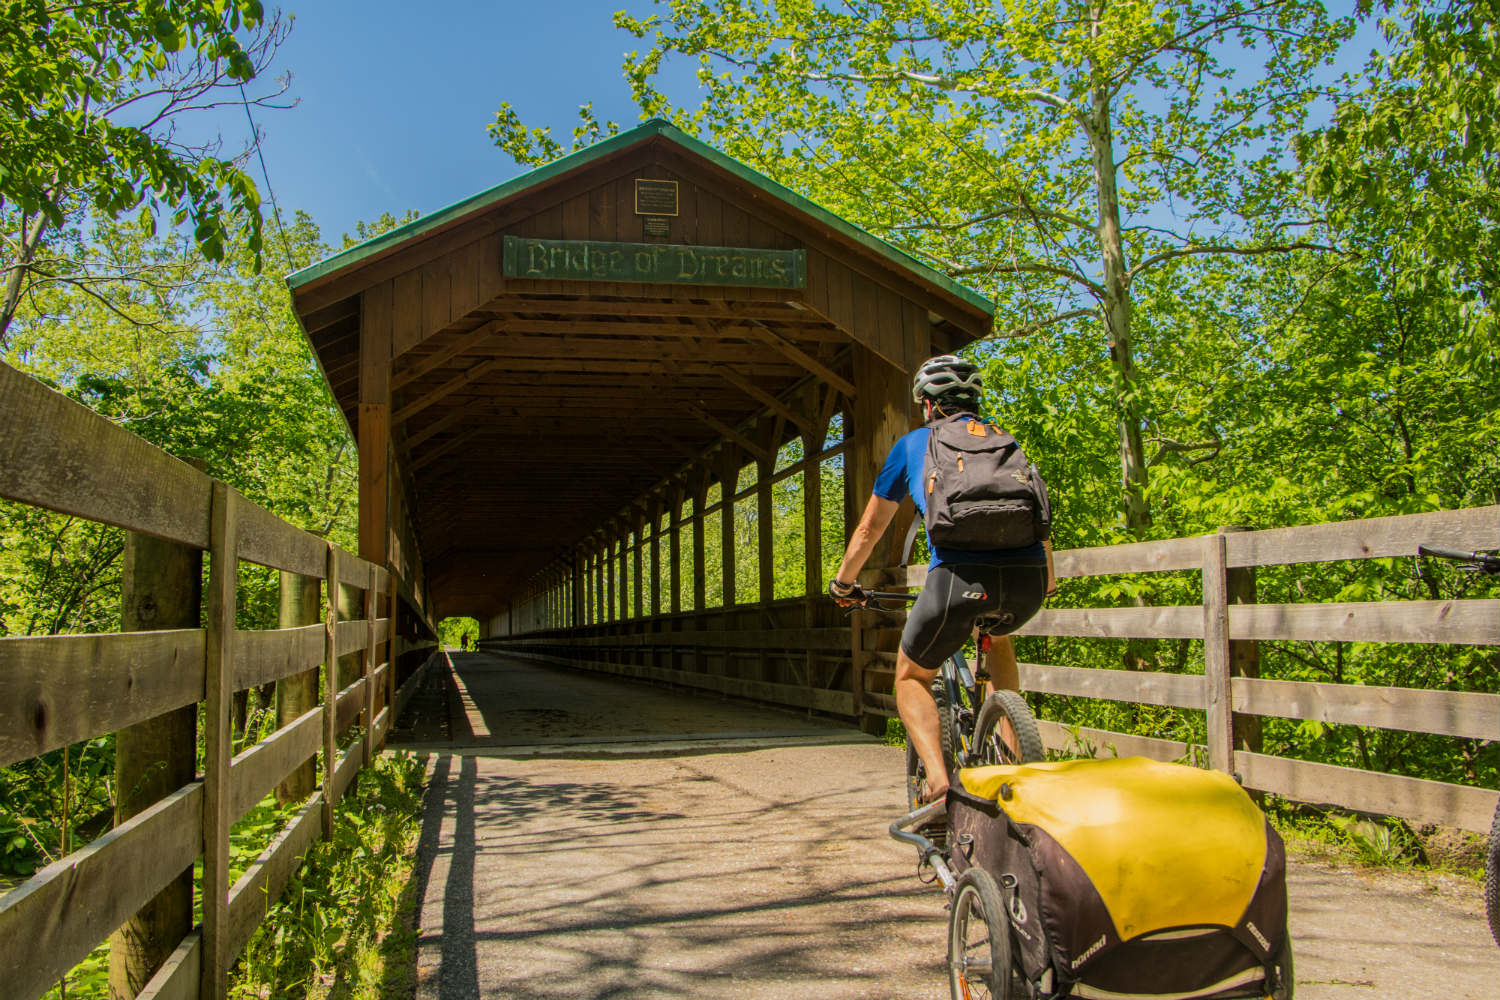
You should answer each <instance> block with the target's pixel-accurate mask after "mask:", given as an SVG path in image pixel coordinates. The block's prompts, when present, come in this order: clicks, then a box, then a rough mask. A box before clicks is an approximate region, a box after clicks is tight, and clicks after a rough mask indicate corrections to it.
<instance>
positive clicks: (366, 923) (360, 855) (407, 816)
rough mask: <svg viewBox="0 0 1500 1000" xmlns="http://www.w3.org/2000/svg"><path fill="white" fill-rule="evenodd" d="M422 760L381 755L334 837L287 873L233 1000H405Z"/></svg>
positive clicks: (349, 799) (337, 818)
mask: <svg viewBox="0 0 1500 1000" xmlns="http://www.w3.org/2000/svg"><path fill="white" fill-rule="evenodd" d="M421 792H422V763H421V761H420V760H418V759H417V758H415V757H413V756H411V755H410V754H405V753H387V754H383V755H381V756H380V757H378V758H377V759H376V761H375V763H374V764H373V765H372V766H371V767H369V768H367V769H366V770H365V771H363V772H361V775H360V779H359V782H358V783H357V784H356V785H355V786H354V788H353V790H352V792H351V793H350V794H349V795H347V796H346V797H345V798H344V799H343V800H342V801H341V802H340V803H339V805H338V807H337V808H336V809H335V810H334V823H333V833H332V835H331V836H330V837H328V838H327V839H325V840H322V841H319V842H318V843H317V844H316V845H315V846H314V847H313V849H312V850H311V851H310V852H309V853H308V856H307V859H306V860H305V861H304V862H303V865H302V867H301V868H299V869H298V870H297V872H296V874H294V875H293V876H292V880H291V882H290V883H289V884H288V885H287V888H286V891H285V892H284V893H283V894H282V897H281V899H280V900H279V901H278V902H277V903H276V904H275V905H274V906H273V907H271V909H270V911H269V912H268V913H267V915H266V919H265V921H264V922H263V923H262V924H261V925H260V927H259V929H257V931H256V932H255V935H254V937H252V938H251V940H250V943H249V944H248V945H247V946H246V948H245V952H244V955H243V957H242V958H241V960H240V963H239V965H238V966H237V967H236V970H235V972H234V974H233V976H232V978H231V984H230V996H231V997H234V998H251V997H281V996H290V995H296V996H305V997H309V998H319V997H325V996H329V995H332V994H333V993H337V994H338V995H339V996H345V997H350V998H384V997H392V998H394V997H398V996H403V995H406V994H407V992H408V991H409V988H410V987H409V984H408V983H407V982H406V981H405V976H406V974H407V966H408V965H409V963H410V960H411V954H412V951H413V949H414V947H415V937H414V935H413V933H412V930H411V923H412V922H411V914H412V911H413V908H414V907H415V905H416V903H417V900H416V896H415V891H414V884H415V883H414V882H413V881H412V878H411V875H412V868H413V856H412V855H413V851H414V850H415V846H416V838H417V832H418V828H419V814H420V807H421Z"/></svg>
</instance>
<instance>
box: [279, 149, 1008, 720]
mask: <svg viewBox="0 0 1500 1000" xmlns="http://www.w3.org/2000/svg"><path fill="white" fill-rule="evenodd" d="M289 284H290V285H291V289H292V294H293V300H294V302H295V308H296V313H297V316H298V319H299V320H300V322H301V323H302V326H303V328H304V330H305V331H306V333H307V336H308V339H309V341H310V342H311V344H312V346H313V348H314V350H315V351H316V353H317V357H318V360H319V362H320V364H321V365H322V369H323V372H324V374H325V376H326V377H327V379H328V383H329V385H330V387H331V388H332V390H333V394H334V396H335V398H336V399H337V402H338V405H339V407H340V408H341V409H342V410H343V412H344V415H345V417H346V419H347V420H348V422H349V426H350V428H351V429H352V430H353V432H354V434H355V436H356V437H357V439H358V442H359V456H360V485H359V494H360V495H359V511H360V555H361V556H363V557H364V558H366V559H368V560H370V561H372V562H374V563H377V564H385V563H386V562H387V561H388V560H389V562H390V565H391V566H392V568H393V569H394V570H395V572H396V574H397V576H398V577H399V578H400V579H401V580H402V581H404V584H403V590H404V596H405V599H406V601H407V602H409V603H410V604H411V605H412V609H413V610H415V611H416V612H417V613H418V615H419V616H420V617H424V618H427V619H428V620H432V621H435V620H436V619H438V618H441V617H446V616H450V615H468V616H472V617H474V618H477V619H478V620H479V621H481V622H482V623H483V629H482V631H483V634H484V637H485V638H493V639H499V638H501V637H508V638H507V642H508V643H509V644H511V645H512V646H514V647H515V648H517V649H518V650H519V649H521V648H524V644H523V643H522V642H521V641H520V639H519V637H520V636H521V635H523V634H524V635H528V636H530V637H531V639H530V640H529V642H530V645H531V646H532V648H531V649H530V652H531V653H533V654H534V655H538V656H542V657H551V658H562V659H567V660H570V661H573V662H580V661H587V662H588V663H591V664H593V665H595V666H599V667H603V668H605V669H614V670H616V672H624V673H634V674H647V675H655V676H659V677H663V678H666V679H673V680H678V681H686V682H688V683H692V684H696V685H697V686H703V687H709V688H715V689H718V690H727V691H730V692H732V693H738V694H748V695H752V696H756V697H761V698H765V699H767V700H772V701H780V702H785V703H791V704H798V705H805V706H808V707H818V708H822V709H825V710H831V711H834V712H836V713H838V714H843V715H850V716H853V715H859V714H861V713H862V712H864V711H869V710H870V709H871V708H875V709H877V710H878V709H881V708H887V707H888V706H887V705H885V704H884V701H885V699H884V698H883V697H882V696H881V694H880V692H879V691H878V690H877V691H876V692H875V693H874V694H873V696H872V697H871V698H865V697H864V696H863V692H864V688H865V687H866V686H867V682H866V681H865V680H864V679H863V678H862V672H863V669H864V667H865V666H866V665H867V664H869V665H871V666H872V667H874V668H879V667H881V666H882V663H881V660H882V657H881V656H880V655H879V652H880V651H879V650H878V649H876V648H874V647H875V646H878V645H886V644H889V642H890V636H888V635H881V634H877V633H875V632H873V631H872V632H871V633H870V635H869V636H866V637H864V638H862V637H861V636H860V635H859V634H858V633H857V632H856V634H854V635H851V634H850V632H849V630H848V628H847V625H846V624H845V623H844V620H843V619H842V618H840V617H838V616H837V615H836V614H835V612H834V609H833V607H832V606H831V604H829V603H828V602H826V601H822V602H818V601H810V600H808V599H807V598H806V597H805V596H801V595H805V594H812V595H818V594H821V590H822V581H821V577H822V574H823V569H822V567H823V563H824V559H825V558H826V557H827V553H830V552H837V551H841V549H842V545H843V542H844V539H843V538H842V537H837V538H825V537H821V531H820V528H821V526H822V524H823V521H824V519H823V516H822V510H821V506H822V504H823V503H824V502H825V501H824V499H823V495H822V494H823V490H822V488H821V486H820V468H821V464H822V463H823V462H826V461H835V462H836V461H837V460H838V458H839V456H842V457H843V458H842V460H843V462H844V463H847V469H848V471H849V474H848V475H847V476H846V477H843V482H844V493H845V495H844V496H843V497H841V498H837V497H836V498H831V499H830V500H829V501H828V502H832V503H841V504H843V505H844V506H845V511H846V515H848V516H846V518H845V519H844V521H843V523H844V524H852V520H853V515H856V514H857V511H858V509H859V507H860V505H862V503H863V500H864V498H866V497H867V496H868V495H869V492H870V487H871V483H872V480H873V477H874V474H875V472H876V471H877V470H876V467H877V464H878V462H879V461H880V459H881V457H882V456H883V454H884V452H885V450H886V449H887V448H888V447H889V445H890V444H891V443H892V442H893V441H894V440H895V439H896V438H897V437H898V436H900V435H901V434H902V433H904V432H905V431H906V430H908V429H909V428H910V427H911V426H912V420H913V416H914V412H913V407H912V404H911V402H910V398H909V390H908V385H909V373H910V372H911V371H912V369H913V368H914V367H915V365H916V364H917V363H918V362H920V361H921V359H923V358H924V357H927V356H929V355H931V354H933V353H940V352H947V351H952V350H954V349H956V348H958V347H961V346H962V345H964V344H967V343H969V342H971V341H973V340H975V339H977V338H980V337H983V336H985V335H987V334H988V333H989V332H990V329H991V320H992V313H993V305H992V304H991V303H990V302H989V301H988V300H986V299H985V298H983V297H982V296H979V295H977V294H975V293H974V292H972V291H970V290H969V289H967V288H964V287H963V286H961V285H959V284H957V283H955V282H954V281H952V280H950V279H949V278H947V277H945V276H944V275H942V274H940V273H938V272H936V271H934V270H933V269H931V268H929V267H927V266H925V265H923V264H922V263H920V262H918V261H916V260H914V259H913V258H911V257H909V256H908V255H906V254H905V253H903V252H901V251H900V250H897V249H896V248H894V247H892V246H890V245H889V244H887V243H885V242H883V241H881V240H879V239H877V238H875V237H873V236H871V235H870V234H868V233H866V232H863V231H862V230H860V229H858V228H857V227H855V226H853V225H851V224H849V223H848V222H845V221H844V220H842V219H840V218H838V217H837V216H835V215H833V214H832V213H830V212H828V211H826V210H824V209H822V208H820V207H819V206H817V205H815V204H813V203H812V202H810V201H808V200H807V199H805V198H802V197H800V196H799V195H797V194H795V193H793V192H791V191H789V190H787V189H786V188H784V187H782V186H780V185H778V184H776V183H774V182H773V181H771V180H769V179H767V178H766V177H764V176H762V175H760V174H759V173H757V172H755V171H754V170H751V169H749V168H748V167H746V166H745V165H744V164H741V163H739V162H737V161H735V160H733V159H731V158H730V157H728V156H725V155H724V154H722V153H720V152H718V151H717V150H715V149H713V148H711V147H709V146H707V145H705V144H704V143H701V142H699V141H697V140H695V139H693V138H692V137H690V136H688V135H686V134H685V133H683V132H681V131H680V130H678V129H677V128H675V127H673V126H672V125H670V124H669V123H667V122H664V121H659V120H657V121H650V122H647V123H646V124H644V125H641V126H640V127H638V128H635V129H633V130H631V131H629V132H626V133H623V134H621V135H617V136H615V137H613V138H610V139H608V140H606V141H603V142H600V143H598V144H596V145H594V146H592V147H590V148H588V149H585V150H582V151H580V152H577V153H574V154H572V155H570V156H566V157H564V158H562V159H560V160H557V161H556V162H554V163H551V164H548V165H547V166H544V167H542V168H540V169H537V170H534V171H532V172H531V173H528V174H526V175H524V176H522V177H519V178H517V179H515V180H513V181H510V182H508V183H506V184H502V185H500V186H499V187H496V188H493V189H491V190H489V191H486V192H483V193H481V194H478V195H475V196H474V197H472V198H469V199H467V200H465V201H462V202H459V203H458V204H455V205H453V206H451V207H449V208H446V209H444V210H442V211H440V212H437V213H435V214H433V215H431V216H428V217H426V218H422V219H419V220H417V221H415V222H412V223H410V224H408V225H405V226H402V227H400V228H397V229H395V230H392V231H391V232H388V233H386V234H384V235H382V236H380V237H377V238H375V239H372V240H370V241H368V242H365V243H363V244H360V245H358V246H355V247H352V248H350V249H348V250H346V251H344V252H342V253H340V254H338V255H336V256H333V257H331V258H329V259H328V260H325V261H323V262H322V263H319V264H317V265H315V266H313V267H310V268H307V269H305V270H303V271H299V272H297V273H296V274H294V275H292V276H291V278H290V279H289ZM831 422H832V423H833V424H834V426H835V427H836V428H838V429H840V430H841V431H842V433H841V434H836V435H835V436H834V438H835V439H833V440H830V438H829V435H828V430H829V427H830V423H831ZM789 442H800V450H796V449H791V450H784V446H786V445H787V444H788V443H789ZM788 456H792V457H794V458H795V459H796V460H795V461H790V460H789V458H788ZM793 475H803V476H805V477H806V478H805V480H804V484H803V488H802V490H801V496H802V498H803V519H802V520H803V530H802V532H801V533H802V535H803V549H804V551H803V558H802V561H801V571H800V574H799V575H800V576H801V577H802V579H798V580H795V581H787V580H773V576H774V574H775V567H774V560H773V545H772V531H771V524H772V515H771V511H770V505H771V489H772V483H773V480H775V481H779V480H781V479H785V478H786V477H788V476H793ZM726 500H727V503H728V504H729V505H730V506H729V507H726ZM734 505H745V506H744V507H742V508H741V510H743V511H744V517H743V520H754V521H755V523H756V525H757V527H758V534H757V537H756V540H755V545H756V549H757V551H756V552H755V556H754V558H747V554H746V553H739V554H738V555H737V553H736V532H735V528H734V518H733V517H732V516H723V515H724V514H725V513H726V511H728V512H730V513H732V510H733V506H734ZM752 509H753V514H752V512H751V511H752ZM716 515H720V516H716ZM832 520H833V523H837V519H836V518H835V519H832ZM706 522H707V523H708V532H709V535H710V537H709V539H708V540H705V523H706ZM714 532H717V534H718V545H717V546H715V545H714V541H713V538H712V535H713V533H714ZM904 535H905V533H904V532H898V533H897V537H898V538H904ZM715 547H716V548H717V549H718V553H717V559H716V560H715V561H716V562H717V563H718V564H719V565H717V566H716V567H713V568H712V569H709V568H707V567H705V565H704V564H705V552H706V551H707V550H711V549H712V548H715ZM741 547H742V548H743V547H744V543H743V540H742V541H741ZM710 555H712V554H710ZM882 558H884V559H885V560H886V561H887V562H888V563H894V562H897V561H899V558H900V554H899V553H881V554H877V557H876V559H875V560H872V565H879V563H880V561H881V559H882ZM782 572H783V575H786V574H787V572H788V571H787V570H786V569H785V568H784V567H783V570H782ZM793 572H795V571H793ZM747 576H748V577H751V578H750V579H747V578H746V577H747ZM710 583H712V584H714V586H712V587H710V586H709V584H710ZM777 593H781V594H788V593H791V594H796V595H799V596H797V597H794V598H790V599H788V598H783V599H781V600H773V598H774V596H775V595H776V594H777ZM810 630H811V631H810ZM862 642H863V645H864V647H865V648H864V651H863V652H861V649H860V646H861V643H862ZM851 644H852V645H853V647H854V648H853V649H852V650H851ZM892 648H893V647H892ZM851 653H852V655H851ZM871 680H872V681H875V683H871V684H869V685H868V686H870V687H872V688H878V687H879V686H880V684H879V682H878V681H877V680H876V679H875V678H871ZM885 690H889V688H888V687H887V688H885Z"/></svg>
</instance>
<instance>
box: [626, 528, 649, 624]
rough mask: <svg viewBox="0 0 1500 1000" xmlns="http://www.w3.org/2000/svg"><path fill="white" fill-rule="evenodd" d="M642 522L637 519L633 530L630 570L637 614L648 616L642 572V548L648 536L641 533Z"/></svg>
mask: <svg viewBox="0 0 1500 1000" xmlns="http://www.w3.org/2000/svg"><path fill="white" fill-rule="evenodd" d="M642 527H643V524H642V522H640V521H637V522H636V525H635V530H634V531H633V532H632V536H633V538H634V541H635V544H634V545H632V546H631V549H630V554H631V562H632V566H633V568H632V569H631V571H630V578H631V580H632V590H631V594H632V596H633V597H634V598H635V616H636V617H637V618H644V617H646V587H645V585H644V583H643V580H644V577H643V575H642V573H641V550H642V549H643V548H645V547H646V538H645V536H644V535H642V534H641V529H642Z"/></svg>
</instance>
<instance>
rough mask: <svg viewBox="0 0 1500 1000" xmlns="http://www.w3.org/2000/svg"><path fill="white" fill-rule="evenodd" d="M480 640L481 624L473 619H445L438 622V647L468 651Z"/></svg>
mask: <svg viewBox="0 0 1500 1000" xmlns="http://www.w3.org/2000/svg"><path fill="white" fill-rule="evenodd" d="M478 639H479V622H477V621H475V620H474V619H473V618H444V619H443V620H442V621H440V622H438V645H440V646H442V647H443V648H444V649H467V648H468V646H469V644H470V643H471V642H477V641H478ZM465 640H468V642H466V641H465Z"/></svg>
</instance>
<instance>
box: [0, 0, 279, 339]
mask: <svg viewBox="0 0 1500 1000" xmlns="http://www.w3.org/2000/svg"><path fill="white" fill-rule="evenodd" d="M285 31H286V29H285V26H284V25H283V24H282V23H281V21H280V20H279V18H278V17H276V16H274V15H273V16H272V17H270V18H267V17H266V15H265V13H264V10H263V8H262V5H261V3H260V2H259V0H151V2H149V3H134V2H122V0H104V2H98V3H88V4H75V3H64V2H61V0H0V238H3V244H0V267H3V285H0V344H3V343H4V338H5V336H6V333H7V330H8V328H9V326H10V324H11V321H12V320H13V319H14V318H15V316H16V313H17V310H18V309H19V307H20V302H21V299H22V297H23V296H24V295H25V294H26V293H27V291H28V289H29V288H31V287H34V286H35V285H37V284H38V283H40V284H43V285H45V284H49V283H55V282H61V281H72V282H74V283H76V284H77V285H78V286H79V287H82V288H88V287H90V286H91V284H92V281H91V279H90V276H89V275H88V272H81V271H80V267H79V265H80V259H79V258H78V257H77V256H76V254H68V253H64V252H62V251H63V250H65V249H67V248H68V242H69V241H67V240H58V239H56V238H57V237H58V236H59V235H60V233H59V231H60V230H62V229H63V228H64V227H65V226H66V225H67V224H68V223H69V221H70V220H76V219H77V218H78V216H79V215H81V214H85V213H87V214H91V215H93V216H95V217H98V218H103V219H114V218H118V217H119V216H121V215H123V214H124V213H127V212H130V211H133V210H136V209H139V218H140V221H141V222H142V223H143V224H144V225H145V226H146V227H147V228H149V229H154V227H155V225H156V220H157V217H158V215H160V214H162V213H166V214H167V216H168V219H169V221H170V223H171V224H172V225H174V226H177V225H183V226H186V228H187V229H188V231H189V232H190V233H191V234H192V237H193V240H194V242H195V243H196V245H197V247H198V249H199V250H200V251H201V252H202V253H203V255H204V256H206V257H207V258H208V259H210V260H215V261H217V260H220V259H222V258H223V257H224V256H225V254H226V253H227V252H228V250H229V248H230V247H231V246H233V245H235V244H240V245H243V246H245V247H247V248H249V250H250V251H251V252H252V253H254V254H257V255H258V253H259V250H260V240H261V217H260V197H259V194H258V193H257V191H256V187H255V184H254V182H253V181H251V179H250V177H249V176H248V175H247V174H246V173H245V172H244V171H243V170H242V169H241V168H240V167H239V166H238V165H237V164H236V163H235V162H234V160H233V159H232V158H226V157H225V156H223V155H221V150H220V148H219V146H220V142H219V140H217V139H213V140H207V141H204V142H200V143H196V144H195V143H193V142H192V141H191V140H185V139H184V138H183V136H184V131H183V126H184V124H185V120H186V119H187V118H188V117H189V116H191V115H192V114H193V112H197V111H204V110H207V109H210V108H214V107H220V106H223V105H225V104H242V103H259V102H260V101H263V100H264V99H265V98H248V97H246V96H245V91H244V89H243V85H244V84H245V83H247V82H249V81H251V80H253V79H254V78H255V77H256V75H257V74H259V73H260V72H261V71H262V70H263V69H264V68H265V67H266V66H267V64H268V63H269V62H270V60H271V58H272V57H273V55H274V54H275V51H276V48H277V46H278V45H279V44H280V42H281V40H282V38H283V37H285ZM74 249H76V246H75V247H74ZM91 259H92V258H91Z"/></svg>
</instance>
